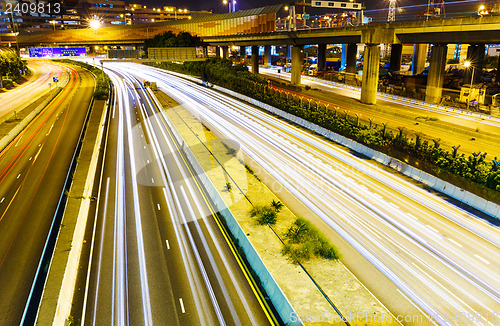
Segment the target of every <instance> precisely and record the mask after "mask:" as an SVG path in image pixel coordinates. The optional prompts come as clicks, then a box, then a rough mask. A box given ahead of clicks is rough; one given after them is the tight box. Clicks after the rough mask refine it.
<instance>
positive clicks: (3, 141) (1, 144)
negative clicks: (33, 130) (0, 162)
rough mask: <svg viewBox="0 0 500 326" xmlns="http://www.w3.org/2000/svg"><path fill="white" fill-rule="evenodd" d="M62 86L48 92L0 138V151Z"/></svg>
mask: <svg viewBox="0 0 500 326" xmlns="http://www.w3.org/2000/svg"><path fill="white" fill-rule="evenodd" d="M61 90H62V88H61V87H58V88H57V91H56V92H54V93H53V94H50V95H49V96H48V97H47V98H46V99H45V100H44V101H43V102H42V103H41V104H40V105H38V106H37V107H36V108H35V109H33V111H31V112H30V113H29V114H28V115H27V116H26V117H25V118H24V119H23V120H21V122H19V123H18V124H17V125H16V126H15V127H14V128H12V129H11V131H9V133H7V135H5V136H4V137H2V139H0V151H3V150H4V148H5V147H7V145H9V144H10V142H12V141H13V140H14V138H16V136H17V135H19V133H20V132H21V131H23V129H24V128H26V126H27V125H28V124H29V123H30V122H31V120H33V119H34V118H35V117H36V116H37V115H38V114H39V113H40V112H41V111H42V110H43V109H44V108H45V107H46V106H47V105H48V104H49V103H50V101H52V100H53V99H54V98H55V97H56V96H57V95H58V94H59V93H60V92H61Z"/></svg>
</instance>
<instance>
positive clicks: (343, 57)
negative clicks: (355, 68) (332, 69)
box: [339, 44, 347, 70]
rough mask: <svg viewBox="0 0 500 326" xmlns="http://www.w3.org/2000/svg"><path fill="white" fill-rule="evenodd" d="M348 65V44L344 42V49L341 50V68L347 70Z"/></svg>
mask: <svg viewBox="0 0 500 326" xmlns="http://www.w3.org/2000/svg"><path fill="white" fill-rule="evenodd" d="M346 66H347V44H342V49H341V52H340V68H339V70H345V69H346Z"/></svg>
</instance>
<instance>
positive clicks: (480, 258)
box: [474, 254, 490, 265]
mask: <svg viewBox="0 0 500 326" xmlns="http://www.w3.org/2000/svg"><path fill="white" fill-rule="evenodd" d="M474 257H476V258H477V259H479V260H481V261H483V262H484V263H485V264H488V265H489V264H490V262H489V261H487V260H486V259H484V258H483V257H481V256H479V255H476V254H474Z"/></svg>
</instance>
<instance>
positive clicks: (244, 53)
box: [240, 46, 247, 62]
mask: <svg viewBox="0 0 500 326" xmlns="http://www.w3.org/2000/svg"><path fill="white" fill-rule="evenodd" d="M246 58H247V48H246V46H240V61H242V62H243V61H244V60H245V59H246Z"/></svg>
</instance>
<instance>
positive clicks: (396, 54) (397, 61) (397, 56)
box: [389, 43, 403, 71]
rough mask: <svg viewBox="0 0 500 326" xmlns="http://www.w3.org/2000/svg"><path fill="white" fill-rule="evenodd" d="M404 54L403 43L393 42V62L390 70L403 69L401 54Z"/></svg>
mask: <svg viewBox="0 0 500 326" xmlns="http://www.w3.org/2000/svg"><path fill="white" fill-rule="evenodd" d="M402 54H403V44H401V43H399V44H393V45H392V46H391V63H390V65H389V71H400V70H401V55H402Z"/></svg>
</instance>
